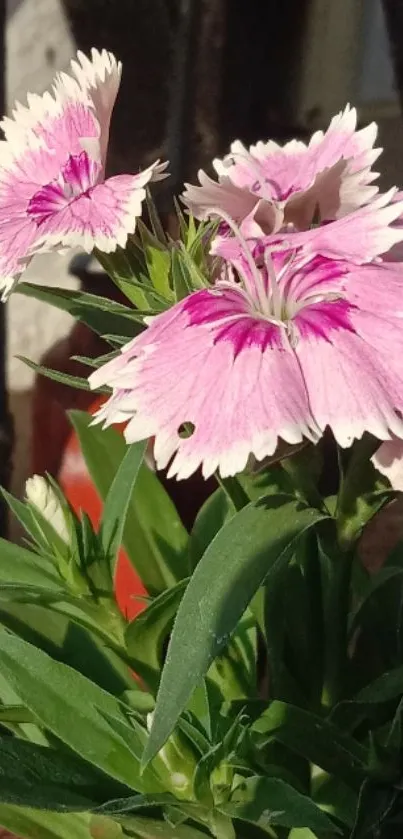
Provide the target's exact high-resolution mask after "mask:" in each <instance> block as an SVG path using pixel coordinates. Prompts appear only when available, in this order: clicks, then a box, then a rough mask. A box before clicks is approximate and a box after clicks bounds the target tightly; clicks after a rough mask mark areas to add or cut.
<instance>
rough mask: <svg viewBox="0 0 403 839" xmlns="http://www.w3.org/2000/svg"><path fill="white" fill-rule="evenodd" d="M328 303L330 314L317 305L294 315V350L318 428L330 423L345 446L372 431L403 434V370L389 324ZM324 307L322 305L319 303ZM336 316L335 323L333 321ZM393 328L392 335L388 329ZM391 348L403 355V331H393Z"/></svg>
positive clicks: (383, 435) (380, 435) (382, 436)
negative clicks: (339, 314)
mask: <svg viewBox="0 0 403 839" xmlns="http://www.w3.org/2000/svg"><path fill="white" fill-rule="evenodd" d="M341 305H342V303H341V302H340V303H330V304H327V314H328V317H326V316H325V313H324V312H323V311H322V312H320V311H318V312H317V315H316V318H315V313H313V312H312V309H313V308H314V307H308V308H307V309H302V311H301V312H299V314H298V315H297V317H296V318H295V323H296V326H297V328H298V330H299V340H298V342H297V345H296V348H295V352H296V355H297V357H298V359H299V362H300V365H301V371H302V375H303V377H304V380H305V382H306V386H307V389H308V393H309V402H310V406H311V410H312V414H313V416H314V417H315V420H316V422H317V424H318V426H319V428H320V429H321V430H322V431H324V429H325V428H326V427H330V428H331V430H332V432H333V434H334V436H335V438H336V440H337V441H338V443H339V444H340V445H341V446H350V445H351V443H352V442H353V440H354V439H357V438H360V437H362V435H363V434H364V432H365V431H369V432H370V433H371V434H374V435H375V436H376V437H378V438H379V439H381V440H386V439H388V438H389V436H390V432H393V433H396V434H399V435H403V422H402V420H401V418H400V414H401V412H402V410H403V369H401V372H400V371H399V367H398V365H397V364H396V363H393V364H392V363H390V361H389V356H388V353H387V351H386V346H385V345H386V343H389V340H388V339H387V338H386V337H385V338H384V341H383V345H382V337H381V336H382V332H383V333H385V335H388V338H389V335H390V332H391V330H390V328H389V327H390V325H389V327H388V323H387V322H386V321H383V320H382V319H381V318H378V317H376V316H374V315H372V314H367V313H362V312H360V311H359V310H358V309H354V308H353V307H349V306H348V304H345V303H343V309H344V312H343V315H342V318H341V319H338V318H337V317H335V313H336V314H337V310H338V309H339V308H340V307H341ZM319 308H320V307H319ZM332 321H333V322H332ZM388 333H389V334H388ZM392 337H393V339H394V340H393V341H390V347H389V349H390V353H391V355H392V354H393V353H394V354H395V356H396V361H397V357H398V356H400V358H401V357H402V352H403V331H402V330H401V327H400V328H399V329H398V328H396V329H395V330H394V332H393V336H392Z"/></svg>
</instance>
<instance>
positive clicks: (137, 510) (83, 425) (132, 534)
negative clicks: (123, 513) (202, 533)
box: [70, 411, 189, 594]
mask: <svg viewBox="0 0 403 839" xmlns="http://www.w3.org/2000/svg"><path fill="white" fill-rule="evenodd" d="M70 418H71V420H72V422H73V425H74V428H75V430H76V432H77V435H78V438H79V440H80V445H81V449H82V452H83V455H84V459H85V462H86V465H87V468H88V471H89V473H90V475H91V478H92V480H93V481H94V484H95V486H96V488H97V490H98V492H99V495H100V497H101V499H103V500H105V499H106V497H107V494H108V492H109V489H110V486H111V484H112V482H113V480H114V477H115V475H116V472H117V470H118V469H119V466H120V463H121V461H122V460H123V458H124V456H125V454H126V451H127V444H126V443H125V441H124V439H123V437H122V435H121V434H119V433H118V432H117V431H115V429H113V428H108V429H102V428H99V427H98V426H91V417H90V416H89V415H88V414H85V413H83V412H81V411H71V412H70ZM187 542H188V535H187V532H186V530H185V528H184V526H183V524H182V522H181V520H180V518H179V516H178V514H177V512H176V509H175V506H174V504H173V503H172V501H171V499H170V498H169V496H168V494H167V493H166V492H165V490H164V488H163V486H162V485H161V483H160V481H159V480H158V478H157V476H156V475H155V474H154V473H153V472H151V470H150V469H148V468H147V466H145V464H143V465H142V466H141V468H140V471H139V474H138V477H137V481H136V485H135V488H134V492H133V493H132V494H131V498H130V502H129V507H128V513H127V519H126V525H125V528H124V533H123V544H124V547H125V549H126V552H127V554H128V557H129V559H130V561H131V563H132V565H133V566H134V568H135V569H136V571H137V573H138V574H139V576H140V577H141V579H142V581H143V583H144V585H145V587H146V589H147V591H148V592H149V593H150V594H159V593H160V592H161V591H164V590H165V589H166V588H167V587H169V586H172V585H174V584H175V583H176V582H178V581H179V580H181V579H183V578H184V577H187V576H188V573H189V572H188V558H187Z"/></svg>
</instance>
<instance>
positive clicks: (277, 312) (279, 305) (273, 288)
mask: <svg viewBox="0 0 403 839" xmlns="http://www.w3.org/2000/svg"><path fill="white" fill-rule="evenodd" d="M264 261H265V265H266V268H267V273H268V276H269V280H270V296H271V309H272V314H273V315H274V317H275V318H276V319H277V320H282V317H281V315H282V310H283V295H282V293H281V290H280V286H279V284H278V280H277V277H276V271H275V268H274V265H273V260H272V258H271V254H270V253H269V251H266V253H265V255H264Z"/></svg>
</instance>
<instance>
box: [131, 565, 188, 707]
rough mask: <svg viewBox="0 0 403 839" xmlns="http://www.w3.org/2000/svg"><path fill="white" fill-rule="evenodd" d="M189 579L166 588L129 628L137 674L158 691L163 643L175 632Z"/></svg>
mask: <svg viewBox="0 0 403 839" xmlns="http://www.w3.org/2000/svg"><path fill="white" fill-rule="evenodd" d="M187 584H188V580H187V579H186V580H181V582H180V583H177V585H176V586H173V588H169V589H167V591H163V592H162V594H160V595H159V596H158V597H156V598H155V599H154V600H153V601H152V602H151V603H150V604H149V606H147V609H145V611H144V612H142V613H141V614H140V615H138V617H137V618H135V619H134V620H133V621H132V622H131V623H130V624H129V626H128V627H127V630H126V645H127V651H128V654H129V656H130V659H131V660H132V661H133V667H135V669H136V673H138V675H139V676H141V677H142V678H143V679H145V681H146V682H147V684H148V685H149V687H150V688H151V689H152V690H153V691H156V690H157V688H158V684H159V680H160V671H161V667H162V657H163V645H164V641H165V640H166V639H167V637H168V635H169V632H170V631H171V628H172V624H173V620H174V617H175V615H176V612H177V611H178V607H179V604H180V602H181V600H182V597H183V595H184V592H185V589H186V586H187Z"/></svg>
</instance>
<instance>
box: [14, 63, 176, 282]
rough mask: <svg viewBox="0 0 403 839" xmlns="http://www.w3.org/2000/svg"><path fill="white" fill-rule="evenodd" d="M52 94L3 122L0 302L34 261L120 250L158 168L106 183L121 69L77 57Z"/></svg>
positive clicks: (35, 98)
mask: <svg viewBox="0 0 403 839" xmlns="http://www.w3.org/2000/svg"><path fill="white" fill-rule="evenodd" d="M71 71H72V75H71V76H69V75H67V74H65V73H60V74H59V75H58V76H57V78H56V80H55V83H54V85H53V88H52V93H49V92H47V93H45V94H44V95H43V96H36V95H35V96H32V95H31V96H28V106H27V107H23V106H21V105H17V106H16V108H15V110H14V112H13V114H12V118H5V119H4V120H3V123H2V128H3V131H4V134H5V138H6V139H5V141H3V142H2V144H1V151H0V288H1V289H2V290H3V298H4V297H5V296H6V295H7V294H8V293H9V291H10V290H11V289H12V288H13V286H14V284H15V282H16V280H17V279H18V278H19V276H20V275H21V273H22V271H23V270H24V268H25V267H26V265H27V264H28V262H29V261H30V259H31V257H32V256H33V254H35V253H38V252H43V251H49V250H53V249H60V248H65V247H75V246H81V247H83V248H84V249H85V250H86V251H87V252H91V251H92V249H93V248H94V247H97V248H99V249H100V250H102V251H104V252H111V251H114V250H115V249H116V247H117V246H118V245H120V246H121V247H124V246H125V244H126V240H127V236H128V234H129V233H131V232H133V230H134V228H135V223H136V217H138V216H139V215H140V213H141V204H142V201H143V200H144V198H145V191H144V187H145V185H146V184H147V183H148V182H149V181H151V180H153V179H156V178H158V177H159V176H160V173H161V171H162V169H163V168H164V167H161V166H160V165H159V164H158V163H156V164H154V165H153V166H150V167H149V168H148V169H146V170H145V171H144V172H141V173H140V174H136V175H117V176H115V177H111V178H108V179H107V180H105V160H106V152H107V147H108V136H109V124H110V119H111V114H112V109H113V106H114V103H115V99H116V96H117V92H118V89H119V84H120V77H121V64H120V63H119V62H117V61H116V59H115V57H114V56H113V55H112V54H111V53H108V52H106V51H105V50H104V51H103V52H102V53H99V52H98V51H97V50H95V49H94V50H92V54H91V60H89V59H88V58H87V57H86V56H85V55H83V54H82V53H80V52H79V53H78V54H77V60H75V61H72V63H71Z"/></svg>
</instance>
